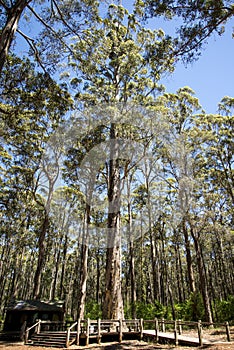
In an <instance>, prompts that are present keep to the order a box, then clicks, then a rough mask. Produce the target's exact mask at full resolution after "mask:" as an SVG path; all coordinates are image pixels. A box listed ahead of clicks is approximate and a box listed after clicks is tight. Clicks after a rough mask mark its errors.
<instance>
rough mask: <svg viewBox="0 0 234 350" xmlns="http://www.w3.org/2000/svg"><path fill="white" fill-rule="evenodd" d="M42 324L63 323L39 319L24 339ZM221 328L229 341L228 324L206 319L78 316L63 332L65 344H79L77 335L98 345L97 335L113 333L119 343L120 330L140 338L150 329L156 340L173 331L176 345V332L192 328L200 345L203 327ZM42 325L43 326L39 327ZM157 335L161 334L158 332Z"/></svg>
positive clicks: (87, 342) (61, 323) (54, 325)
mask: <svg viewBox="0 0 234 350" xmlns="http://www.w3.org/2000/svg"><path fill="white" fill-rule="evenodd" d="M43 325H48V327H49V328H48V329H46V330H47V331H48V330H50V327H55V328H56V327H57V330H58V327H61V325H62V327H64V325H65V323H63V322H52V321H41V320H38V321H37V322H36V323H35V324H34V325H33V326H31V327H29V328H27V329H26V331H25V342H27V341H28V338H29V332H30V331H31V330H32V329H35V332H36V333H40V332H41V330H42V331H45V327H42V326H43ZM214 326H216V327H217V326H218V327H224V328H225V331H224V332H225V333H226V339H227V341H228V342H230V341H231V336H230V327H229V323H228V322H225V323H207V322H201V321H198V322H190V321H182V320H175V321H174V320H165V319H163V318H162V319H157V318H155V319H154V320H143V319H134V320H101V319H98V320H90V319H87V320H80V319H78V320H77V321H76V322H74V323H73V324H71V325H70V327H66V329H64V331H66V333H67V335H66V346H67V347H69V346H70V345H71V344H72V343H74V342H76V344H77V345H79V341H80V337H81V336H82V337H83V338H85V343H86V345H88V344H89V339H90V337H95V338H96V339H97V342H98V343H99V344H100V342H101V337H102V335H104V334H108V333H115V334H117V335H118V339H119V342H121V341H122V338H123V332H135V333H138V336H139V338H140V339H143V335H144V331H145V333H146V332H147V330H151V331H152V330H154V334H153V335H154V337H155V340H156V342H158V340H159V333H160V332H162V333H166V332H170V333H172V332H173V333H174V342H175V344H176V345H178V335H182V333H183V332H184V331H185V329H187V330H188V329H190V327H192V329H193V330H194V329H196V330H197V335H198V339H199V345H200V346H202V345H203V339H204V336H203V329H204V328H205V327H208V328H209V327H214ZM43 328H44V329H43ZM71 332H73V338H72V339H71ZM74 332H76V336H75V337H74ZM160 336H161V335H160Z"/></svg>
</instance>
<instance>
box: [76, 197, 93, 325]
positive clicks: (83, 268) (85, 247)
mask: <svg viewBox="0 0 234 350" xmlns="http://www.w3.org/2000/svg"><path fill="white" fill-rule="evenodd" d="M89 224H90V206H89V205H88V204H87V205H86V215H85V222H84V234H83V240H82V247H81V265H80V290H79V299H78V312H77V317H78V318H80V319H84V313H85V299H86V287H87V278H88V255H89Z"/></svg>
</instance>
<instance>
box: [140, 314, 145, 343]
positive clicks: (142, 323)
mask: <svg viewBox="0 0 234 350" xmlns="http://www.w3.org/2000/svg"><path fill="white" fill-rule="evenodd" d="M143 331H144V321H143V318H141V319H140V340H142V339H143Z"/></svg>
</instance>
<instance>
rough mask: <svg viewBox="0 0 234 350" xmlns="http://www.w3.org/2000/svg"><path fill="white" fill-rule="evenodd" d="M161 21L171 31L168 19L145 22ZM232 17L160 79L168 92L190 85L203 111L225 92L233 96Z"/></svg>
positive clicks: (214, 107)
mask: <svg viewBox="0 0 234 350" xmlns="http://www.w3.org/2000/svg"><path fill="white" fill-rule="evenodd" d="M131 3H132V0H122V5H123V6H125V7H127V8H128V9H129V10H130V11H131V9H132V6H131ZM161 25H162V29H163V30H164V32H165V34H172V32H173V31H174V29H175V24H174V23H172V22H171V21H166V22H163V21H160V20H158V19H152V20H150V21H149V22H148V26H149V27H150V28H151V29H158V28H159V26H161ZM233 30H234V19H231V20H230V21H228V22H227V24H226V25H225V33H224V34H223V35H222V36H219V35H218V34H214V35H212V36H211V37H210V38H209V39H208V41H207V45H204V48H203V51H202V53H201V56H200V58H199V59H198V60H197V61H195V62H193V63H191V64H189V65H187V67H185V65H184V64H182V63H179V64H178V65H177V66H176V69H175V72H174V73H173V74H172V75H170V76H168V77H167V78H165V79H163V81H162V83H163V84H164V85H165V86H166V90H167V91H168V92H176V90H177V89H179V88H180V87H183V86H189V87H191V88H192V89H193V90H194V91H195V94H196V97H198V98H199V101H200V104H201V106H202V107H203V109H204V110H205V111H206V113H216V112H217V107H218V103H219V102H220V101H221V99H222V98H223V97H224V96H230V97H234V39H233V38H232V32H233Z"/></svg>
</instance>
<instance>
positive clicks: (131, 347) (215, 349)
mask: <svg viewBox="0 0 234 350" xmlns="http://www.w3.org/2000/svg"><path fill="white" fill-rule="evenodd" d="M3 349H6V350H49V349H50V350H61V348H60V349H59V348H44V347H40V346H29V345H24V344H22V343H4V342H1V343H0V350H3ZM69 349H71V350H81V349H82V350H160V349H163V350H175V349H178V350H200V349H204V350H205V349H206V350H234V342H230V343H220V344H212V345H209V346H203V347H183V346H177V347H175V346H173V345H159V344H153V343H146V342H140V341H135V340H134V341H126V342H123V343H121V344H119V343H111V344H108V343H106V344H102V345H100V346H98V345H96V344H95V345H89V346H82V347H81V346H76V345H73V346H71V347H70V348H69Z"/></svg>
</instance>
